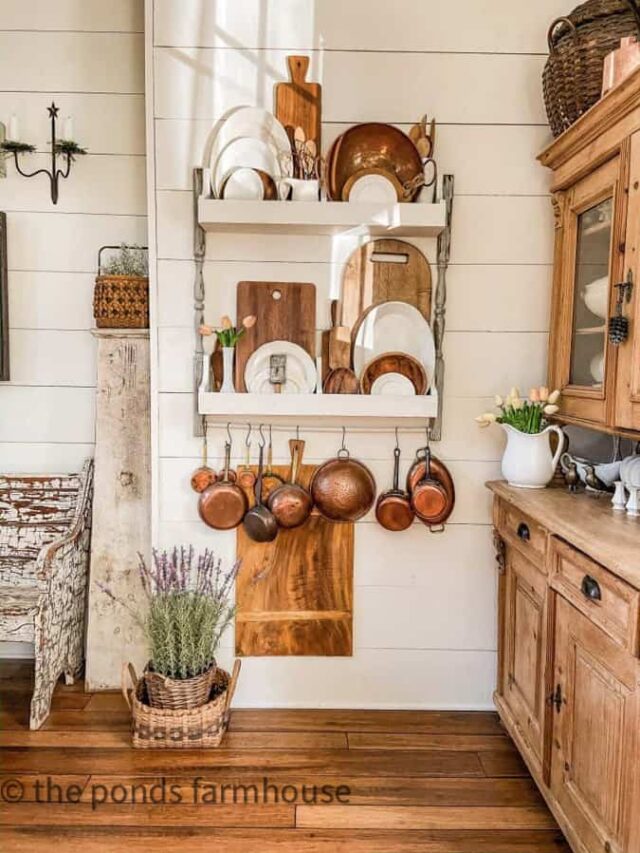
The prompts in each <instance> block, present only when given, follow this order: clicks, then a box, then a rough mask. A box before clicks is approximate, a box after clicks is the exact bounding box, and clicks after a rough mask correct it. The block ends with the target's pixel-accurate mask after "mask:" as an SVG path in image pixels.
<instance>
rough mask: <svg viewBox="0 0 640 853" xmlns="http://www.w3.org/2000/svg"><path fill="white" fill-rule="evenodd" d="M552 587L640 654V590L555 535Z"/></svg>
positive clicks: (614, 638) (622, 642)
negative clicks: (639, 616) (639, 626)
mask: <svg viewBox="0 0 640 853" xmlns="http://www.w3.org/2000/svg"><path fill="white" fill-rule="evenodd" d="M551 586H552V587H553V589H555V590H556V592H559V593H560V595H562V596H563V597H564V598H566V599H567V600H568V601H570V602H571V603H572V604H573V605H574V606H575V607H577V608H578V610H580V611H582V613H584V614H585V615H586V616H588V617H589V619H591V621H592V622H593V623H594V624H596V625H599V626H600V627H601V628H602V630H603V631H605V632H606V633H607V634H608V635H609V636H610V637H611V638H612V639H613V640H615V641H616V642H618V643H620V644H621V645H622V646H624V647H625V648H627V649H629V651H630V652H631V653H632V654H634V655H637V654H638V615H639V610H640V592H638V591H637V590H635V589H633V587H631V586H629V584H627V583H625V582H624V581H622V580H620V579H619V578H617V577H615V575H612V574H611V572H608V571H607V570H606V569H603V568H602V566H600V565H598V563H595V562H594V561H593V560H591V559H590V558H589V557H587V556H585V555H584V554H582V553H581V552H580V551H576V550H575V549H574V548H572V547H571V546H570V545H568V544H567V543H566V542H563V540H562V539H557V538H555V537H552V539H551Z"/></svg>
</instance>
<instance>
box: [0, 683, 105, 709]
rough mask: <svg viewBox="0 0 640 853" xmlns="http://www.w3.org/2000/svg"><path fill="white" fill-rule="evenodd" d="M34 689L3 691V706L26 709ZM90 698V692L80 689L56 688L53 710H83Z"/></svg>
mask: <svg viewBox="0 0 640 853" xmlns="http://www.w3.org/2000/svg"><path fill="white" fill-rule="evenodd" d="M32 691H33V688H31V689H30V690H29V692H28V693H21V692H17V691H15V692H6V693H4V691H3V696H2V700H1V705H2V708H6V709H11V708H16V709H23V710H25V711H26V708H28V706H29V703H30V702H31V694H32ZM90 699H91V694H90V693H83V692H82V691H79V690H75V691H72V692H67V693H65V692H63V691H62V690H56V692H55V693H54V695H53V699H52V701H51V711H52V712H55V711H66V710H74V711H82V710H84V709H85V708H86V707H87V704H88V703H89V701H90Z"/></svg>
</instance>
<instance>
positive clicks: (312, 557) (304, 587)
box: [235, 465, 354, 656]
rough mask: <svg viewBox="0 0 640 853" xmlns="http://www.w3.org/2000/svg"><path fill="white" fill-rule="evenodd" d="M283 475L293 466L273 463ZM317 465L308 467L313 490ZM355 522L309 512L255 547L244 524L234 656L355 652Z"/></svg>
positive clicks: (306, 478) (305, 478)
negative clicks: (340, 521) (300, 521)
mask: <svg viewBox="0 0 640 853" xmlns="http://www.w3.org/2000/svg"><path fill="white" fill-rule="evenodd" d="M274 471H276V473H278V474H280V475H281V476H283V477H286V476H287V474H288V471H289V469H288V467H286V466H274ZM314 471H315V466H314V465H303V466H302V469H301V472H300V476H299V482H300V483H301V484H302V485H308V483H309V482H310V480H311V476H312V474H313V472H314ZM353 531H354V525H353V524H334V523H332V522H330V521H327V520H326V519H325V518H323V517H322V516H321V515H320V514H318V513H317V511H316V512H315V513H312V515H311V517H310V518H309V519H308V520H307V522H306V523H305V524H304V525H303V526H302V527H298V528H297V529H295V530H281V531H280V532H279V533H278V536H277V538H276V540H275V541H274V542H268V543H258V542H253V541H252V540H251V539H249V537H248V536H247V535H246V533H245V532H244V529H243V527H242V526H240V527H239V528H238V530H237V554H238V559H240V560H242V565H241V567H240V572H239V573H238V577H237V580H236V604H237V612H236V631H235V635H236V654H237V655H252V656H262V655H351V654H352V648H353V538H354V532H353Z"/></svg>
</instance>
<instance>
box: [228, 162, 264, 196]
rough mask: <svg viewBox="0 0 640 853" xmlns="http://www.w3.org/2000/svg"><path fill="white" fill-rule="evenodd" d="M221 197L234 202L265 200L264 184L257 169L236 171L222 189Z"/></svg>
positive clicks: (242, 168)
mask: <svg viewBox="0 0 640 853" xmlns="http://www.w3.org/2000/svg"><path fill="white" fill-rule="evenodd" d="M220 192H221V195H222V196H223V197H224V198H226V199H233V200H234V201H259V200H261V199H263V198H264V184H263V183H262V178H261V177H260V175H259V174H258V173H257V172H256V171H255V169H250V168H245V167H244V166H243V167H241V168H239V169H234V170H233V171H232V172H231V174H230V175H229V176H228V177H227V178H225V179H224V180H223V182H222V185H221V187H220Z"/></svg>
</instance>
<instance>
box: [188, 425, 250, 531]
mask: <svg viewBox="0 0 640 853" xmlns="http://www.w3.org/2000/svg"><path fill="white" fill-rule="evenodd" d="M224 451H225V453H224V471H223V474H222V479H221V480H218V482H217V483H214V484H213V485H212V486H209V487H208V488H206V489H205V490H204V491H203V492H202V494H201V495H200V498H199V500H198V512H199V513H200V518H201V519H202V520H203V521H204V523H205V524H206V525H207V526H208V527H212V528H213V529H214V530H231V529H233V528H234V527H237V526H238V525H239V524H240V522H241V521H242V519H243V517H244V515H245V513H246V511H247V506H248V504H247V496H246V495H245V493H244V492H243V491H242V489H241V488H240V487H239V486H237V485H236V484H235V483H232V482H231V477H230V473H231V471H230V467H229V466H230V461H231V444H230V443H229V442H226V444H225V446H224Z"/></svg>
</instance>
